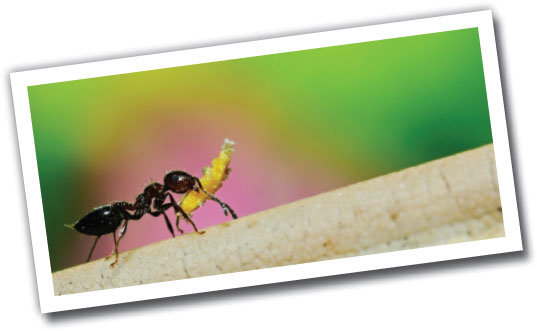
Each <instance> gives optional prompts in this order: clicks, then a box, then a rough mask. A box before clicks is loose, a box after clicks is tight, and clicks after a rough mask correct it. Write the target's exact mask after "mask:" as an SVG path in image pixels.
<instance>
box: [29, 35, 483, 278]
mask: <svg viewBox="0 0 537 331" xmlns="http://www.w3.org/2000/svg"><path fill="white" fill-rule="evenodd" d="M28 91H29V96H30V106H31V113H32V124H33V130H34V137H35V147H36V153H37V162H38V168H39V178H40V184H41V192H42V198H43V207H44V213H45V222H46V230H47V237H48V244H49V253H50V258H51V267H52V270H53V271H55V270H59V269H62V268H65V267H68V266H71V265H74V264H79V263H82V262H83V261H84V260H85V257H86V255H87V253H88V251H89V247H90V246H91V243H92V242H93V237H88V236H84V235H81V234H79V233H77V232H74V231H71V230H69V229H68V228H66V227H64V226H63V225H64V224H72V223H74V222H76V221H77V220H78V219H80V218H81V217H82V216H84V215H85V214H86V213H88V212H89V211H90V210H92V208H94V207H97V206H100V205H104V204H108V203H110V202H113V201H118V200H126V201H133V200H134V198H135V197H136V195H137V194H138V193H140V192H141V191H142V190H143V188H144V187H145V185H147V184H148V183H149V182H150V180H151V179H153V180H156V181H162V178H163V176H164V173H165V172H166V171H167V170H172V169H183V170H186V171H188V172H190V173H192V174H193V175H196V176H201V169H202V168H203V167H204V166H206V165H209V164H210V161H211V160H212V159H213V158H214V157H215V156H216V155H217V153H218V151H219V148H220V146H221V144H222V142H223V139H224V138H226V137H227V138H230V139H232V140H234V141H236V142H237V146H236V152H235V153H234V155H233V157H232V163H231V168H232V172H231V175H230V177H229V179H228V180H227V181H226V182H225V184H224V186H223V188H222V189H221V190H220V191H219V192H218V193H217V195H218V196H219V197H220V198H221V199H223V200H224V201H226V202H227V203H229V204H230V205H231V206H232V207H233V208H234V209H235V211H236V212H237V213H238V214H239V216H244V215H247V214H250V213H253V212H257V211H260V210H263V209H267V208H271V207H274V206H277V205H280V204H283V203H288V202H291V201H295V200H298V199H301V198H304V197H307V196H312V195H315V194H318V193H321V192H324V191H327V190H331V189H335V188H338V187H341V186H344V185H348V184H351V183H355V182H358V181H362V180H365V179H368V178H372V177H376V176H379V175H383V174H386V173H389V172H393V171H396V170H400V169H403V168H406V167H409V166H413V165H417V164H420V163H423V162H426V161H430V160H433V159H437V158H440V157H444V156H447V155H451V154H454V153H457V152H461V151H464V150H468V149H471V148H475V147H478V146H481V145H484V144H487V143H491V142H492V134H491V127H490V121H489V113H488V106H487V97H486V90H485V82H484V74H483V65H482V60H481V51H480V46H479V36H478V31H477V29H465V30H457V31H449V32H442V33H434V34H427V35H420V36H413V37H405V38H397V39H389V40H381V41H374V42H366V43H359V44H350V45H343V46H336V47H328V48H320V49H314V50H306V51H299V52H291V53H283V54H275V55H266V56H259V57H252V58H245V59H238V60H230V61H222V62H215V63H207V64H199V65H191V66H183V67H176V68H168V69H161V70H153V71H147V72H139V73H132V74H123V75H115V76H108V77H100V78H92V79H84V80H77V81H70V82H62V83H54V84H46V85H39V86H32V87H29V89H28ZM169 215H170V217H172V216H173V215H172V213H171V212H170V214H169ZM194 219H195V221H196V223H197V224H198V225H199V227H200V228H203V227H206V226H209V225H213V224H217V223H220V222H223V221H225V220H227V219H229V218H226V217H224V215H222V212H221V210H219V208H218V206H217V205H216V204H215V205H213V204H210V203H208V204H206V206H205V207H203V208H201V209H199V210H198V211H196V212H195V214H194ZM183 227H184V228H185V229H188V230H191V229H190V228H187V227H186V226H183ZM110 237H111V236H110ZM169 237H170V234H169V233H168V231H167V229H166V226H165V224H164V221H163V220H162V219H160V218H153V217H151V216H147V217H144V218H143V219H142V220H141V221H140V222H131V224H130V225H129V233H128V234H127V236H126V237H125V239H124V240H123V241H122V243H121V246H120V250H126V249H130V248H133V247H137V246H141V245H145V244H149V243H151V242H155V241H157V240H161V239H165V238H169ZM112 250H113V243H112V239H111V238H108V236H107V237H105V239H101V240H100V242H99V245H98V246H97V249H96V252H95V254H94V258H97V257H102V256H104V255H107V254H109V253H110V252H111V251H112Z"/></svg>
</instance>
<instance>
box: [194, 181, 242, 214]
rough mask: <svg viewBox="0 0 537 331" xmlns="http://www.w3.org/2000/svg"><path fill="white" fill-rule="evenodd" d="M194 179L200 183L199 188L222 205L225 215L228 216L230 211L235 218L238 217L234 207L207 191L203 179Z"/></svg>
mask: <svg viewBox="0 0 537 331" xmlns="http://www.w3.org/2000/svg"><path fill="white" fill-rule="evenodd" d="M194 179H195V180H196V183H197V184H198V186H199V188H200V189H201V190H202V191H203V193H205V194H207V195H208V196H209V197H210V198H211V200H213V201H216V202H217V203H218V204H219V205H220V207H221V208H222V209H223V210H224V215H226V216H227V212H228V211H229V213H230V214H231V216H232V217H233V219H237V214H235V212H234V211H233V209H231V207H230V206H229V205H228V204H227V203H225V202H223V201H222V200H220V199H218V198H217V197H215V196H214V195H212V194H211V193H209V192H207V191H206V190H205V189H204V188H203V186H202V185H201V181H200V180H199V178H197V177H194Z"/></svg>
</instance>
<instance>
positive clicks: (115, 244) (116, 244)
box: [110, 231, 119, 267]
mask: <svg viewBox="0 0 537 331" xmlns="http://www.w3.org/2000/svg"><path fill="white" fill-rule="evenodd" d="M112 234H113V235H114V253H115V254H116V260H115V261H114V262H113V263H112V264H111V265H110V266H111V267H113V266H114V265H115V264H116V263H117V261H118V259H119V256H118V253H117V246H118V245H119V241H118V240H117V239H116V231H114V232H112Z"/></svg>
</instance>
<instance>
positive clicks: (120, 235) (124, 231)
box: [117, 220, 129, 246]
mask: <svg viewBox="0 0 537 331" xmlns="http://www.w3.org/2000/svg"><path fill="white" fill-rule="evenodd" d="M127 225H129V221H128V220H126V221H125V222H123V226H122V227H121V229H119V238H118V239H117V245H118V246H119V242H120V241H121V239H123V237H125V234H126V233H127Z"/></svg>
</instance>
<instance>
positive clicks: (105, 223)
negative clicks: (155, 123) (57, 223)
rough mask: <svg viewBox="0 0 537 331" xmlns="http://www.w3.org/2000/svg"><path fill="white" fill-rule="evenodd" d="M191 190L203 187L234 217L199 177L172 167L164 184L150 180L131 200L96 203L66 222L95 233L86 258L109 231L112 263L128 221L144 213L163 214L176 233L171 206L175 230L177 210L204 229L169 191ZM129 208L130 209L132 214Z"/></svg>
mask: <svg viewBox="0 0 537 331" xmlns="http://www.w3.org/2000/svg"><path fill="white" fill-rule="evenodd" d="M192 190H194V191H196V192H199V191H200V190H201V191H203V192H204V193H205V194H207V195H208V196H209V198H210V199H211V200H213V201H216V202H217V203H218V204H219V205H220V207H222V209H223V211H224V214H225V215H226V216H227V214H228V212H229V213H230V214H231V216H232V217H233V218H234V219H236V218H237V215H236V214H235V212H234V211H233V209H231V207H230V206H229V205H228V204H226V203H224V202H222V201H221V200H220V199H218V198H217V197H215V196H214V195H212V194H211V193H209V192H207V191H206V190H205V189H204V188H203V186H202V185H201V181H200V180H199V178H197V177H194V176H192V175H190V174H188V173H186V172H184V171H179V170H175V171H171V172H168V173H167V174H166V176H164V184H160V183H152V184H149V185H148V186H147V187H146V188H145V189H144V191H143V192H142V193H140V194H139V195H138V196H137V197H136V200H135V202H134V204H131V203H129V202H125V201H123V202H115V203H112V204H110V205H106V206H102V207H98V208H95V209H94V210H93V211H91V212H90V213H89V214H87V215H86V216H84V217H82V218H81V219H80V220H79V221H78V222H76V223H75V224H74V225H72V226H70V225H67V226H68V227H70V228H72V229H75V230H77V231H78V232H80V233H83V234H87V235H91V236H97V238H96V239H95V241H94V242H93V246H92V247H91V250H90V252H89V255H88V258H87V260H86V262H88V261H89V260H90V259H91V255H92V254H93V250H94V249H95V246H96V245H97V241H98V240H99V238H101V236H102V235H105V234H108V233H112V234H113V236H114V253H115V256H116V260H115V261H114V263H112V266H113V265H114V264H116V262H117V261H118V246H119V242H120V241H121V238H123V237H124V236H125V233H126V232H127V225H128V222H129V221H137V220H139V219H141V218H142V216H144V215H145V214H151V215H152V216H154V217H157V216H159V215H163V216H164V219H165V220H166V225H167V227H168V230H169V231H170V233H171V234H172V236H173V237H175V233H174V231H173V227H172V224H171V223H170V220H169V218H168V216H167V215H166V213H165V212H166V210H168V209H169V208H171V207H173V208H174V210H175V213H176V214H177V220H176V222H175V226H176V228H177V231H179V232H181V233H183V230H181V229H180V228H179V220H180V216H179V214H180V215H181V216H182V217H183V218H184V219H185V220H186V221H187V222H188V223H189V224H190V225H192V227H193V228H194V230H195V231H196V232H197V233H199V234H202V233H204V231H200V230H198V228H197V227H196V224H194V221H192V219H191V218H190V216H189V215H188V214H187V213H186V212H185V211H184V210H183V209H182V208H181V206H180V205H179V204H177V202H175V199H174V198H173V196H172V195H171V193H170V191H171V192H174V193H178V194H186V193H188V192H190V191H192ZM166 197H169V198H170V202H168V203H164V201H165V200H166ZM129 211H130V212H133V213H132V214H131V213H130V212H129ZM121 223H123V227H122V228H121V230H120V231H119V237H117V236H116V230H117V229H118V228H119V227H120V225H121Z"/></svg>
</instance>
